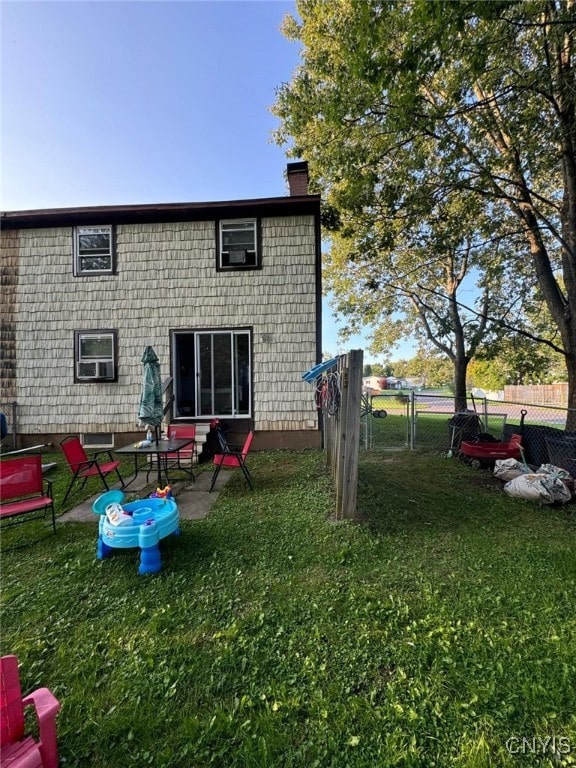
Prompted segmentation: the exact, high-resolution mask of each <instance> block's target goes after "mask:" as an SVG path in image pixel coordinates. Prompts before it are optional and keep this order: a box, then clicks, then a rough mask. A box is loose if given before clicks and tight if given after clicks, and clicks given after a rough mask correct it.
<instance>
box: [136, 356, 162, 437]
mask: <svg viewBox="0 0 576 768" xmlns="http://www.w3.org/2000/svg"><path fill="white" fill-rule="evenodd" d="M142 364H143V366H144V368H143V378H142V394H141V396H140V407H139V409H138V418H139V419H140V421H143V422H144V423H146V424H150V426H152V427H154V433H155V435H156V443H158V427H159V426H160V424H161V423H162V418H163V416H164V405H163V403H162V379H161V377H160V362H159V360H158V355H157V354H156V352H154V349H153V348H152V347H146V349H145V350H144V354H143V355H142Z"/></svg>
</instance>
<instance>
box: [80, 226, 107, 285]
mask: <svg viewBox="0 0 576 768" xmlns="http://www.w3.org/2000/svg"><path fill="white" fill-rule="evenodd" d="M114 268H115V263H114V230H113V227H111V226H103V227H74V274H75V275H110V274H113V273H114Z"/></svg>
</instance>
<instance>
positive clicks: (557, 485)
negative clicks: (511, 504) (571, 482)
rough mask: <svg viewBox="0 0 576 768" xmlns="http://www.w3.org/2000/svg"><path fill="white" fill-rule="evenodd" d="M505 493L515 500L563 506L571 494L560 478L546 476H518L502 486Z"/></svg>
mask: <svg viewBox="0 0 576 768" xmlns="http://www.w3.org/2000/svg"><path fill="white" fill-rule="evenodd" d="M504 491H505V493H507V494H508V496H512V497H514V498H517V499H526V500H527V501H537V502H539V503H540V504H553V503H554V502H555V501H559V502H561V503H562V504H565V503H566V502H567V501H570V499H571V498H572V494H571V493H570V491H569V489H568V488H567V487H566V486H565V485H564V483H563V482H562V480H560V478H558V477H555V476H554V475H546V474H530V475H528V474H525V475H518V477H515V478H514V479H513V480H510V481H509V482H507V483H506V485H505V486H504Z"/></svg>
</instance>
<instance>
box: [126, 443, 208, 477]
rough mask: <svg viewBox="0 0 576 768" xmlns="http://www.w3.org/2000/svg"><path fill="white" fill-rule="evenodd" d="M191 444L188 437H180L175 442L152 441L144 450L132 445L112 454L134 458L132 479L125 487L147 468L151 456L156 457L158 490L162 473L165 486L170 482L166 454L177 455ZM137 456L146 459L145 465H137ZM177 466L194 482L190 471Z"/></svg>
mask: <svg viewBox="0 0 576 768" xmlns="http://www.w3.org/2000/svg"><path fill="white" fill-rule="evenodd" d="M193 442H194V440H193V439H192V438H189V437H181V438H177V439H175V440H158V442H155V441H153V442H152V444H151V445H147V446H145V447H144V448H139V447H138V446H137V445H134V444H131V445H126V446H124V448H115V449H114V453H118V454H120V455H123V456H126V455H133V456H134V477H133V478H132V480H130V482H129V483H127V485H130V484H131V483H133V482H134V480H136V478H137V476H138V473H139V471H140V470H141V469H143V468H144V466H148V460H149V458H150V457H151V456H156V463H157V464H158V488H162V472H164V476H165V478H166V485H169V484H170V480H169V478H168V454H170V453H178V451H181V450H182V448H185V447H186V446H187V445H190V443H193ZM139 456H145V457H146V464H145V465H144V464H142V465H141V466H139V465H138V457H139ZM178 466H179V468H180V469H182V470H183V471H184V472H186V473H187V474H188V475H190V477H191V478H192V480H194V474H193V473H192V472H191V471H189V470H187V469H186V468H185V467H182V466H181V465H180V463H178ZM124 487H126V486H124Z"/></svg>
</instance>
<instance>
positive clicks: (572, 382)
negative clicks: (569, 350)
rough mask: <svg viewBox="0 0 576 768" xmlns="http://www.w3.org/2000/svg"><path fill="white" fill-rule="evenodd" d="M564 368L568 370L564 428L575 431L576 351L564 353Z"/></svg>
mask: <svg viewBox="0 0 576 768" xmlns="http://www.w3.org/2000/svg"><path fill="white" fill-rule="evenodd" d="M566 369H567V371H568V408H569V409H570V410H569V411H568V415H567V417H566V429H567V430H569V431H570V432H576V353H573V354H572V355H566Z"/></svg>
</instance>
